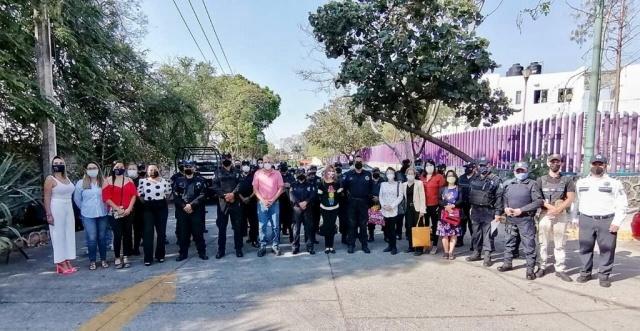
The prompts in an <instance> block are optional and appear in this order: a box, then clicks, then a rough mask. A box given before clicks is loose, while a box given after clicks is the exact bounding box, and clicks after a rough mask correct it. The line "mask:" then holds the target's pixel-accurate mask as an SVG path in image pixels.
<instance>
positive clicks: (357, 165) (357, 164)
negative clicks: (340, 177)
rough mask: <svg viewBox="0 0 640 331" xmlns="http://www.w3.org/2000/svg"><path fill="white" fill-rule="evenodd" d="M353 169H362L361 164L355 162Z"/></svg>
mask: <svg viewBox="0 0 640 331" xmlns="http://www.w3.org/2000/svg"><path fill="white" fill-rule="evenodd" d="M355 167H356V169H358V170H360V169H362V162H359V161H358V162H356V163H355Z"/></svg>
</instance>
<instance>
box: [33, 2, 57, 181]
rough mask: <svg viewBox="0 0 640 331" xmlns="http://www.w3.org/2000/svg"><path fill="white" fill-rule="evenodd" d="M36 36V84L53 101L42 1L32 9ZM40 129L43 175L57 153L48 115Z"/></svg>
mask: <svg viewBox="0 0 640 331" xmlns="http://www.w3.org/2000/svg"><path fill="white" fill-rule="evenodd" d="M33 16H34V21H35V25H36V26H35V36H36V57H37V59H38V63H37V68H36V69H37V73H38V86H39V87H40V94H41V95H42V97H44V98H45V99H47V100H48V101H49V102H51V103H53V66H52V53H51V24H50V22H49V13H48V12H47V4H46V2H43V3H42V4H41V5H40V8H36V9H34V10H33ZM40 131H41V132H42V145H41V157H42V174H43V176H44V177H46V176H48V175H50V174H51V159H53V157H54V156H55V155H56V154H57V151H56V149H57V148H56V126H55V124H54V123H53V122H51V120H49V118H48V117H45V118H43V119H42V120H41V121H40Z"/></svg>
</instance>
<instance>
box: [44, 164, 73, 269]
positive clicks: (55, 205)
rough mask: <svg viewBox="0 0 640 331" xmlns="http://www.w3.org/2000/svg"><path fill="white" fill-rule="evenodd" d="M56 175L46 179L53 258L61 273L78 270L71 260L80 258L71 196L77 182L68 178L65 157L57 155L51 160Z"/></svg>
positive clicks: (45, 189) (46, 200) (45, 203)
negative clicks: (78, 256) (77, 250)
mask: <svg viewBox="0 0 640 331" xmlns="http://www.w3.org/2000/svg"><path fill="white" fill-rule="evenodd" d="M51 169H52V171H53V175H51V176H48V177H47V179H46V180H45V181H44V208H45V210H46V212H47V223H49V232H50V233H51V244H52V246H53V262H54V263H55V264H56V272H57V273H59V274H65V275H68V274H72V273H74V272H76V271H77V269H76V268H74V267H73V266H72V265H71V262H70V260H75V258H76V233H75V217H74V215H73V204H72V203H71V199H72V196H73V192H74V191H75V185H73V183H71V181H70V180H69V178H67V173H66V170H65V164H64V159H63V158H61V157H59V156H56V157H54V158H53V160H52V161H51Z"/></svg>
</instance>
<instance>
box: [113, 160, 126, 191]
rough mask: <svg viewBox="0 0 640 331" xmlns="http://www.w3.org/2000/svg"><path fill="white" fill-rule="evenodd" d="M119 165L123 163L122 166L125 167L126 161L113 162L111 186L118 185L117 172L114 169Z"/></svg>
mask: <svg viewBox="0 0 640 331" xmlns="http://www.w3.org/2000/svg"><path fill="white" fill-rule="evenodd" d="M118 163H122V166H124V161H118V160H116V161H113V165H112V166H111V184H112V185H115V184H116V172H115V171H114V169H115V167H116V165H117V164H118ZM124 177H126V176H124Z"/></svg>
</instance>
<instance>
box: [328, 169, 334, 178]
mask: <svg viewBox="0 0 640 331" xmlns="http://www.w3.org/2000/svg"><path fill="white" fill-rule="evenodd" d="M335 175H336V173H335V172H333V171H328V172H327V176H329V178H333V176H335Z"/></svg>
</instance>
